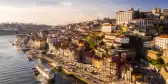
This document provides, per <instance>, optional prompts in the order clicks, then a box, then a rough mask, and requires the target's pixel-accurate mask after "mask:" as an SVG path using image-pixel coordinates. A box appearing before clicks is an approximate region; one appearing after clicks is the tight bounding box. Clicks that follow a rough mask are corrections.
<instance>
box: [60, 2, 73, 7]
mask: <svg viewBox="0 0 168 84" xmlns="http://www.w3.org/2000/svg"><path fill="white" fill-rule="evenodd" d="M61 4H62V5H64V6H72V3H71V2H61Z"/></svg>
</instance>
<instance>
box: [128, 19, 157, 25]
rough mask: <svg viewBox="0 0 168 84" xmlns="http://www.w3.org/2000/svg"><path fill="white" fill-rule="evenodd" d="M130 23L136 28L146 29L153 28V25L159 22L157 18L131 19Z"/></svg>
mask: <svg viewBox="0 0 168 84" xmlns="http://www.w3.org/2000/svg"><path fill="white" fill-rule="evenodd" d="M130 22H131V23H135V25H136V26H138V27H147V26H153V24H155V23H156V24H157V23H159V22H160V20H159V18H144V19H142V18H140V19H133V20H131V21H130Z"/></svg>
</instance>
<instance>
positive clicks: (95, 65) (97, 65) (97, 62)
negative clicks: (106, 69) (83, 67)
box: [92, 58, 103, 69]
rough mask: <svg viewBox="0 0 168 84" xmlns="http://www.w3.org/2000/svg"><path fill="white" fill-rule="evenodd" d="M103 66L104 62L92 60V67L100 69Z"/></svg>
mask: <svg viewBox="0 0 168 84" xmlns="http://www.w3.org/2000/svg"><path fill="white" fill-rule="evenodd" d="M102 64H103V61H102V60H98V59H94V58H93V59H92V65H93V66H94V67H96V68H98V69H99V68H100V67H101V65H102Z"/></svg>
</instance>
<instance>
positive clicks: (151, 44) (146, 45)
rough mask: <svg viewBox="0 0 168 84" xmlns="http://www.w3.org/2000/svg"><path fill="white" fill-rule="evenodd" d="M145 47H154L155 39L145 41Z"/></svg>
mask: <svg viewBox="0 0 168 84" xmlns="http://www.w3.org/2000/svg"><path fill="white" fill-rule="evenodd" d="M143 47H145V48H153V47H154V41H146V42H143Z"/></svg>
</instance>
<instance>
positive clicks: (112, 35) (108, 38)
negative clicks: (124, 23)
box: [103, 34, 116, 46]
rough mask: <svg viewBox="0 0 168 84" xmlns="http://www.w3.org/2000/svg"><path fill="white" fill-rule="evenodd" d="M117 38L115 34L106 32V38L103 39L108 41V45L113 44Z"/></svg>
mask: <svg viewBox="0 0 168 84" xmlns="http://www.w3.org/2000/svg"><path fill="white" fill-rule="evenodd" d="M115 38H116V35H115V34H105V38H104V39H103V41H104V42H106V45H107V46H112V44H113V41H114V39H115Z"/></svg>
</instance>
